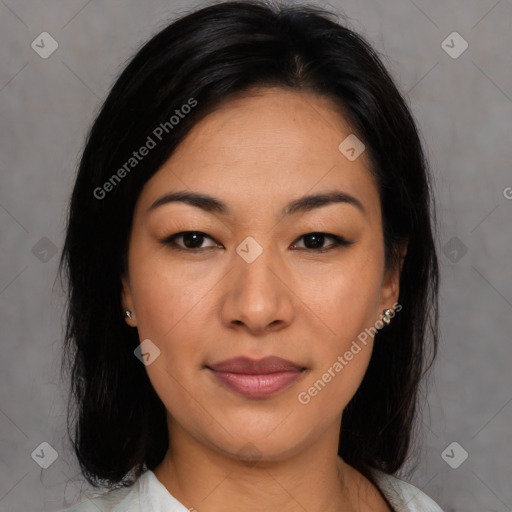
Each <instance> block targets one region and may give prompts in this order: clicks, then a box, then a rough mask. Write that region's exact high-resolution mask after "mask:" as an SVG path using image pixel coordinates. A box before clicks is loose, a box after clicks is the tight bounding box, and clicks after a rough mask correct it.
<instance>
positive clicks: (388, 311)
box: [382, 309, 393, 325]
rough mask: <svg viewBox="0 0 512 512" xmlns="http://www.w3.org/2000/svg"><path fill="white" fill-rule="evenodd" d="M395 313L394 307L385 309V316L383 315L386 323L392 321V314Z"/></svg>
mask: <svg viewBox="0 0 512 512" xmlns="http://www.w3.org/2000/svg"><path fill="white" fill-rule="evenodd" d="M392 314H393V310H392V309H385V310H384V312H383V316H382V321H383V322H384V323H385V324H386V325H389V324H390V323H391V318H392V317H391V315H392Z"/></svg>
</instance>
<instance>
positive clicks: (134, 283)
mask: <svg viewBox="0 0 512 512" xmlns="http://www.w3.org/2000/svg"><path fill="white" fill-rule="evenodd" d="M351 133H352V131H351V129H350V127H349V126H348V125H347V123H346V122H345V120H344V119H343V117H342V115H341V113H340V112H339V110H337V109H336V107H335V105H334V104H333V103H332V102H331V101H330V100H329V99H327V98H324V97H318V96H314V95H311V94H309V93H304V92H290V91H286V90H282V89H277V88H269V89H259V90H257V91H255V94H253V95H250V96H244V97H243V98H239V99H236V100H230V101H229V102H228V103H226V104H224V105H223V106H222V107H221V108H219V109H218V110H216V111H215V112H213V113H211V114H209V115H208V116H207V117H206V118H205V119H203V120H202V121H201V122H199V123H198V124H196V125H195V127H194V128H193V130H192V131H191V132H190V133H189V134H188V136H187V137H186V139H185V140H184V141H183V142H182V143H181V144H180V146H179V147H178V148H177V149H176V151H175V152H174V154H173V155H172V157H171V158H170V159H169V160H168V161H167V162H166V164H165V165H164V166H163V167H162V168H161V169H160V170H159V171H158V172H157V173H156V174H155V175H154V176H153V177H152V178H151V179H150V180H149V181H148V182H147V183H146V185H145V187H144V189H143V190H142V192H141V195H140V197H139V200H138V202H137V205H136V208H135V212H134V220H133V227H132V233H131V238H130V245H129V255H128V275H127V276H124V277H123V295H122V302H123V307H124V308H125V309H129V310H131V311H132V312H133V318H132V319H131V320H129V319H127V322H129V323H130V325H132V326H134V327H136V328H137V329H138V333H139V338H140V340H141V341H143V340H147V339H149V340H151V341H150V345H149V347H151V349H150V350H149V352H150V354H152V355H150V358H151V359H150V360H151V362H150V364H148V365H147V366H146V371H147V373H148V376H149V378H150V380H151V382H152V385H153V387H154V389H155V391H156V393H157V394H158V396H159V397H160V399H161V400H162V402H163V403H164V405H165V407H166V409H167V411H168V421H169V426H170V432H178V431H181V432H186V433H187V435H188V436H190V439H194V440H196V441H197V442H199V443H201V444H203V445H205V446H209V447H211V448H214V449H216V450H218V451H219V452H222V453H224V454H231V455H233V456H236V455H237V454H238V453H239V452H240V450H241V449H243V447H244V446H249V445H247V443H251V444H252V445H254V446H255V447H256V448H255V450H257V452H258V454H259V455H258V456H259V457H261V458H262V460H264V459H268V460H273V459H278V458H280V457H283V456H285V454H292V453H293V452H294V451H297V450H300V449H301V448H304V447H307V446H312V445H313V444H314V443H316V442H317V441H318V439H321V438H322V436H324V435H325V434H326V432H334V431H336V432H337V431H338V429H339V425H340V421H341V414H342V412H343V409H344V408H345V406H346V405H347V403H348V402H349V401H350V399H351V398H352V396H353V395H354V393H355V392H356V390H357V388H358V387H359V385H360V383H361V381H362V378H363V376H364V374H365V371H366V369H367V366H368V362H369V359H370V356H371V350H372V347H373V333H374V331H372V330H370V329H371V328H373V327H374V326H375V325H376V322H377V326H381V325H382V323H380V322H378V320H379V319H380V318H382V310H383V309H386V308H393V305H394V304H395V303H396V301H397V298H398V279H399V274H398V271H391V270H388V271H386V269H385V266H384V240H383V234H382V218H381V210H380V202H379V194H378V189H377V186H376V183H375V181H374V179H373V177H372V176H371V174H370V172H369V160H368V158H367V155H366V153H365V152H364V151H363V153H362V154H361V155H360V156H359V157H358V158H356V159H355V160H350V159H349V158H347V157H346V156H345V154H344V153H342V152H341V150H340V149H339V148H338V146H339V145H340V143H341V142H342V141H343V140H344V139H345V138H346V137H347V136H349V135H350V134H351ZM176 192H183V193H187V194H189V193H194V194H201V195H208V196H211V197H212V198H214V199H215V201H209V202H203V203H200V202H198V201H196V202H195V204H192V203H193V201H192V202H191V201H188V202H187V201H186V200H184V199H183V197H182V199H183V200H171V198H170V197H167V200H165V199H162V198H163V197H164V196H166V195H167V194H171V193H176ZM336 194H337V196H335V195H336ZM317 195H322V196H324V197H323V199H318V200H317V201H315V200H310V201H304V200H303V199H304V197H306V196H317ZM329 197H330V199H331V200H328V198H329ZM335 197H337V200H334V198H335ZM326 198H327V199H326ZM340 198H341V199H342V200H340ZM174 199H176V197H175V198H174ZM159 200H161V201H159ZM301 200H302V202H300V201H301ZM157 202H158V203H157ZM152 206H153V207H152ZM365 329H368V330H367V331H365ZM368 333H370V334H368ZM365 334H366V335H365ZM363 339H364V340H365V341H364V342H363V341H362V340H363ZM145 343H148V342H145ZM155 347H156V348H157V349H158V350H159V351H160V353H159V355H158V356H157V357H155V354H157V353H158V350H156V348H155ZM356 347H358V348H356ZM350 354H352V356H350ZM240 356H244V357H247V358H250V359H251V360H260V359H262V358H265V357H267V356H277V357H279V358H283V359H285V360H287V361H289V362H291V363H293V365H294V367H293V368H290V367H276V366H273V367H272V368H264V369H261V368H260V369H254V368H253V372H252V373H253V374H251V375H247V373H248V372H249V370H247V371H246V369H245V367H236V365H235V366H231V367H229V368H224V369H223V370H225V371H220V370H219V369H218V368H219V367H218V366H217V365H218V364H219V363H221V362H223V361H226V360H230V359H232V358H236V357H240ZM212 367H215V368H217V371H216V370H215V369H214V368H212ZM221 370H222V368H221ZM271 371H273V372H275V373H274V374H273V376H272V375H269V374H270V372H271ZM244 372H245V373H244ZM254 374H257V375H254ZM171 435H172V434H171Z"/></svg>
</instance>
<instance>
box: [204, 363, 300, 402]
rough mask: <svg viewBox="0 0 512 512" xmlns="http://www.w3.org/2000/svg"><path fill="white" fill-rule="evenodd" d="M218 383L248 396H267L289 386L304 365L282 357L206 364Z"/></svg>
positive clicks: (297, 376) (298, 376)
mask: <svg viewBox="0 0 512 512" xmlns="http://www.w3.org/2000/svg"><path fill="white" fill-rule="evenodd" d="M207 368H208V370H210V372H211V374H212V375H213V376H214V377H215V380H216V382H217V383H219V384H221V385H222V386H223V387H225V388H227V389H229V390H231V391H234V392H235V393H238V394H240V395H243V396H246V397H248V398H267V397H270V396H272V395H275V394H276V393H278V392H280V391H282V390H284V389H286V388H288V387H290V386H291V385H292V384H293V383H294V382H296V381H297V379H299V378H300V377H301V375H302V373H303V371H304V370H305V368H304V367H302V366H301V365H298V364H296V363H293V362H292V361H287V360H286V359H282V358H280V357H275V356H270V357H265V358H263V359H260V360H254V359H250V358H248V357H237V358H234V359H229V360H226V361H222V362H220V363H215V364H212V365H209V366H207Z"/></svg>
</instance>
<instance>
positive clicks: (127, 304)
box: [121, 275, 137, 327]
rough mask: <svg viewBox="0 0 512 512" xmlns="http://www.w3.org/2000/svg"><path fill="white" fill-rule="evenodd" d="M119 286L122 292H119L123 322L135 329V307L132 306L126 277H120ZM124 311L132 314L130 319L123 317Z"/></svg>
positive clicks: (128, 282) (130, 292)
mask: <svg viewBox="0 0 512 512" xmlns="http://www.w3.org/2000/svg"><path fill="white" fill-rule="evenodd" d="M121 284H122V290H121V307H122V310H123V316H124V320H125V322H126V323H127V324H128V325H129V326H131V327H135V326H136V325H137V318H136V316H135V307H134V304H133V297H132V291H131V288H130V281H129V279H128V278H126V276H124V275H123V276H121ZM126 311H130V312H131V314H132V318H128V317H127V316H125V313H126Z"/></svg>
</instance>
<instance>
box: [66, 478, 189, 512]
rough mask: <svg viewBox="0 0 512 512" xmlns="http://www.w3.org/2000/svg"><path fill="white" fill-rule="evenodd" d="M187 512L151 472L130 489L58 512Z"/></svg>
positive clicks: (87, 500) (111, 492)
mask: <svg viewBox="0 0 512 512" xmlns="http://www.w3.org/2000/svg"><path fill="white" fill-rule="evenodd" d="M145 511H151V512H188V509H187V508H186V507H185V506H184V505H183V504H182V503H180V502H179V501H178V500H176V498H174V496H172V495H171V494H170V493H169V492H168V491H167V489H166V488H165V487H164V485H163V484H162V483H160V481H159V480H158V479H157V477H156V476H155V474H154V473H153V472H152V471H151V470H149V469H148V470H146V471H145V472H144V473H143V474H142V475H141V476H140V477H139V478H138V479H137V480H136V482H135V483H134V484H133V485H132V486H130V487H121V488H118V489H115V490H112V491H109V492H107V493H104V494H101V495H97V496H94V497H90V498H87V499H86V500H84V501H82V502H80V503H78V504H76V505H74V506H73V507H71V508H68V509H66V510H61V511H59V512H145Z"/></svg>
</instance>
